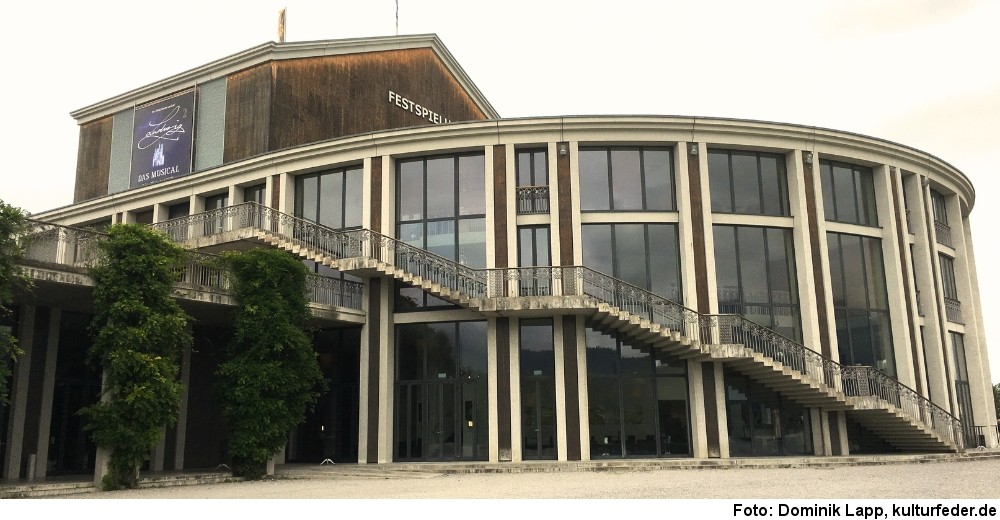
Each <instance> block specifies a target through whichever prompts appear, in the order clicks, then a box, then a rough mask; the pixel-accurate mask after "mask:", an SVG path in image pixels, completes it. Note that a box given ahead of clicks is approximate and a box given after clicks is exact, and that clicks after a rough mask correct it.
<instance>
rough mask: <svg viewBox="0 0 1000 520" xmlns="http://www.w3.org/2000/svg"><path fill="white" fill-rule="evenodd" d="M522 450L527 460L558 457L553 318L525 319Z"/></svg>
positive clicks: (523, 323)
mask: <svg viewBox="0 0 1000 520" xmlns="http://www.w3.org/2000/svg"><path fill="white" fill-rule="evenodd" d="M520 325H521V329H520V338H521V339H520V343H521V344H520V350H519V352H520V365H521V449H522V453H523V454H524V458H525V459H555V458H556V455H557V452H556V383H555V348H554V345H553V336H552V319H550V318H544V319H522V320H521V323H520Z"/></svg>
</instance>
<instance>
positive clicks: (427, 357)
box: [394, 321, 489, 460]
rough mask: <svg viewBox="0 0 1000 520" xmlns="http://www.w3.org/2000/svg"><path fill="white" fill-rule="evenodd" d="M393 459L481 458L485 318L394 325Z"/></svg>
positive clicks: (484, 446) (485, 443)
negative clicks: (394, 394) (394, 397)
mask: <svg viewBox="0 0 1000 520" xmlns="http://www.w3.org/2000/svg"><path fill="white" fill-rule="evenodd" d="M394 408H395V421H394V422H395V459H396V460H456V459H466V460H483V459H485V458H486V457H487V456H488V455H489V454H488V448H489V404H488V392H487V368H486V322H482V321H468V322H442V323H415V324H407V325H397V326H396V401H395V406H394Z"/></svg>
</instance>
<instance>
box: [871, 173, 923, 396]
mask: <svg viewBox="0 0 1000 520" xmlns="http://www.w3.org/2000/svg"><path fill="white" fill-rule="evenodd" d="M872 171H873V174H874V175H873V176H874V181H875V201H876V202H875V207H876V209H877V211H878V222H879V225H880V227H881V228H882V263H883V266H884V273H885V286H886V287H885V289H886V298H887V301H888V303H889V316H890V319H889V324H890V327H891V331H892V350H893V358H894V359H893V362H894V363H895V365H896V379H898V380H899V381H901V382H902V383H903V384H905V385H907V386H909V387H911V388H916V386H917V380H916V374H914V373H913V354H912V353H913V346H912V344H911V343H910V329H909V316H908V315H907V312H906V293H905V292H904V290H905V286H904V279H903V265H902V263H901V262H900V259H901V258H903V252H902V251H900V250H899V234H900V233H903V232H904V231H903V230H902V229H898V227H897V226H896V212H902V211H903V205H902V203H901V201H897V200H894V198H893V196H892V175H891V174H890V166H888V165H884V164H883V165H881V166H878V167H877V168H873V169H872Z"/></svg>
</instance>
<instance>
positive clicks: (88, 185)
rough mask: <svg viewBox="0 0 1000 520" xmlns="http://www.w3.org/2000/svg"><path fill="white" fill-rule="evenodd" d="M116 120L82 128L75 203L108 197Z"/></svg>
mask: <svg viewBox="0 0 1000 520" xmlns="http://www.w3.org/2000/svg"><path fill="white" fill-rule="evenodd" d="M112 126H113V124H112V116H108V117H105V118H102V119H98V120H96V121H91V122H89V123H85V124H82V125H80V145H79V148H78V149H77V159H76V185H75V187H74V189H73V203H74V204H75V203H77V202H82V201H85V200H89V199H94V198H97V197H102V196H104V195H107V194H108V175H109V174H110V173H111V129H112Z"/></svg>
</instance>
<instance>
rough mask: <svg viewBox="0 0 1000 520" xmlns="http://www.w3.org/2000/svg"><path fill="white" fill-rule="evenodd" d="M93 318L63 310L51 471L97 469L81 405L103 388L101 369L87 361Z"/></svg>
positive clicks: (64, 472) (92, 400) (94, 398)
mask: <svg viewBox="0 0 1000 520" xmlns="http://www.w3.org/2000/svg"><path fill="white" fill-rule="evenodd" d="M90 320H91V317H90V315H87V314H81V313H76V312H63V313H62V317H61V320H60V324H59V351H58V354H57V357H56V378H55V389H54V393H53V398H52V423H51V426H50V433H49V460H48V463H47V464H48V466H47V470H46V473H47V474H48V475H52V476H56V475H80V474H87V473H93V472H94V456H95V454H96V453H97V448H96V447H95V446H94V443H93V442H91V441H90V434H89V433H87V432H86V431H84V427H85V425H86V421H85V420H84V418H83V417H82V416H80V413H79V412H80V409H81V408H84V407H86V406H90V405H92V404H94V403H96V402H97V400H98V399H99V398H100V392H101V377H100V375H99V373H98V372H97V370H95V369H94V368H92V367H90V366H89V365H88V364H87V363H86V359H87V351H88V350H89V349H90V334H89V333H88V332H87V327H88V326H89V325H90Z"/></svg>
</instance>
